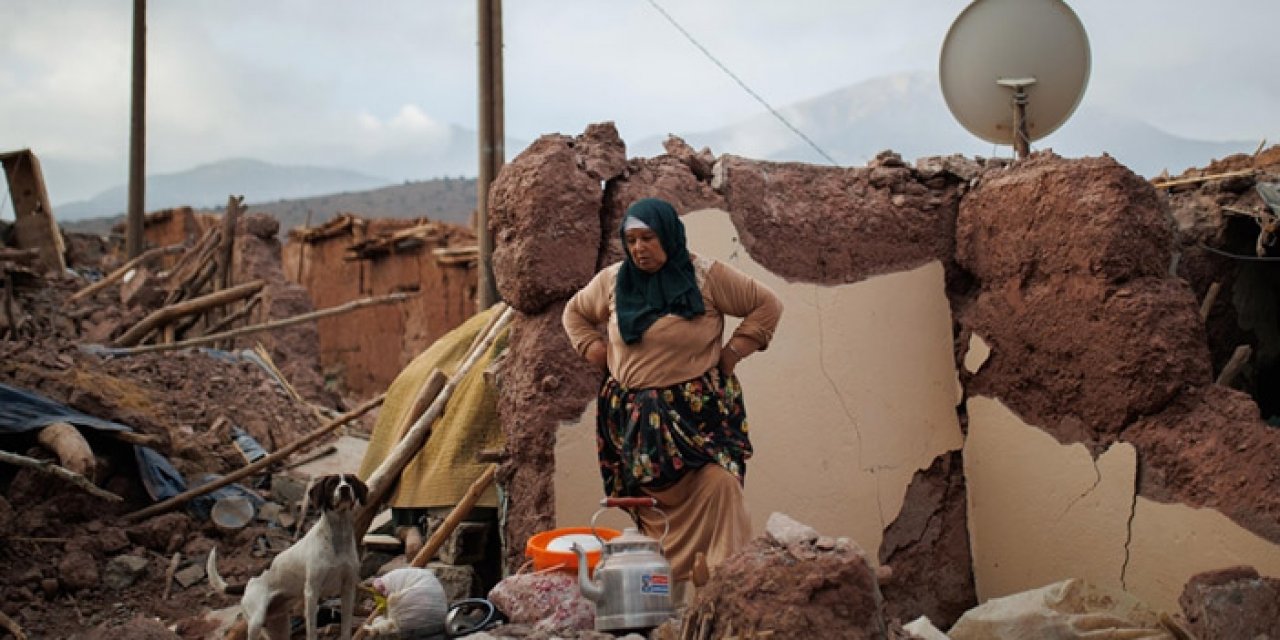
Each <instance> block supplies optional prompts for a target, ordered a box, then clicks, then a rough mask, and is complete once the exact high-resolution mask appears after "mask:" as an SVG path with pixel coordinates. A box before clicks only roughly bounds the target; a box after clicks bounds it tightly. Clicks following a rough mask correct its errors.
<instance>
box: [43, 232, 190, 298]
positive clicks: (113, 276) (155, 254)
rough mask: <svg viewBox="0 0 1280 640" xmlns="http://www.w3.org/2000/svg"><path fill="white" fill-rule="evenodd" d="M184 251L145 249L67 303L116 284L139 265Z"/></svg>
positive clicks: (180, 248) (179, 246) (183, 248)
mask: <svg viewBox="0 0 1280 640" xmlns="http://www.w3.org/2000/svg"><path fill="white" fill-rule="evenodd" d="M186 250H187V247H186V245H182V244H171V245H169V246H167V247H155V248H154V249H147V250H146V251H144V252H143V253H142V255H140V256H138V257H136V258H134V259H132V260H130V261H128V262H126V263H124V264H122V265H120V267H119V268H117V269H116V270H115V271H112V272H111V273H109V274H107V276H106V277H105V278H103V279H101V280H99V281H97V282H94V283H92V284H90V285H88V286H86V287H85V288H83V289H81V290H79V291H77V292H75V293H73V294H71V297H70V298H67V301H68V302H79V301H80V300H83V299H85V298H87V297H89V296H91V295H93V294H95V293H97V292H99V291H101V290H103V289H105V288H107V287H109V286H111V285H112V284H113V283H115V282H118V281H119V280H121V279H122V278H124V277H125V276H126V275H128V273H129V272H130V271H132V270H133V269H135V268H137V267H138V266H140V265H144V264H146V263H148V262H150V261H152V260H154V259H156V258H159V257H160V256H168V255H174V254H177V253H182V252H184V251H186Z"/></svg>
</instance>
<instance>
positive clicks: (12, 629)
mask: <svg viewBox="0 0 1280 640" xmlns="http://www.w3.org/2000/svg"><path fill="white" fill-rule="evenodd" d="M0 627H4V628H5V630H6V631H8V632H9V633H12V634H13V639H14V640H27V634H26V633H25V632H24V631H23V630H22V627H20V626H18V623H16V622H14V621H13V618H10V617H9V616H8V615H6V614H5V612H3V611H0Z"/></svg>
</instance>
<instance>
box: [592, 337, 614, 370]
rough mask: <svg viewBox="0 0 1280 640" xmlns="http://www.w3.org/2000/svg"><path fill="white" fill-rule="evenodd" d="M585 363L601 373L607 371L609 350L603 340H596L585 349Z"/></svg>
mask: <svg viewBox="0 0 1280 640" xmlns="http://www.w3.org/2000/svg"><path fill="white" fill-rule="evenodd" d="M587 362H590V363H591V364H592V365H594V366H595V367H596V368H597V369H599V370H601V371H608V370H609V350H608V348H606V347H605V346H604V341H603V340H597V341H595V342H592V343H591V346H589V347H587Z"/></svg>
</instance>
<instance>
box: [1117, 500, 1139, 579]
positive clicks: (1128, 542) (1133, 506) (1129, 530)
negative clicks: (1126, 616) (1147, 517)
mask: <svg viewBox="0 0 1280 640" xmlns="http://www.w3.org/2000/svg"><path fill="white" fill-rule="evenodd" d="M1130 495H1131V496H1133V499H1132V500H1130V501H1129V519H1128V521H1127V522H1125V527H1124V562H1123V563H1122V564H1121V565H1120V588H1121V589H1124V590H1125V591H1128V590H1129V585H1128V584H1126V583H1125V577H1126V575H1127V574H1128V572H1129V559H1130V555H1131V554H1132V553H1133V549H1132V545H1133V521H1134V518H1136V517H1137V515H1138V483H1137V477H1136V476H1135V477H1134V486H1133V491H1132V492H1131V493H1130Z"/></svg>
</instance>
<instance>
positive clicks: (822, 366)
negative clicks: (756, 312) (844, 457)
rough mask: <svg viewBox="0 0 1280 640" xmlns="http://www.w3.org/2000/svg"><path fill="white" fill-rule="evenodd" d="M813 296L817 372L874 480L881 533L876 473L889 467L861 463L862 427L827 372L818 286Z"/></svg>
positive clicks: (882, 520)
mask: <svg viewBox="0 0 1280 640" xmlns="http://www.w3.org/2000/svg"><path fill="white" fill-rule="evenodd" d="M813 294H814V295H813V308H814V310H815V311H816V314H815V315H816V317H817V324H818V331H817V334H818V370H819V371H821V372H822V377H823V378H824V379H825V380H826V381H827V385H828V386H829V387H831V392H832V393H834V394H835V396H836V400H837V401H838V402H839V403H840V411H841V412H842V413H844V415H845V418H847V419H848V421H849V425H850V426H852V427H853V435H854V441H855V443H856V446H857V448H858V469H860V470H862V471H865V472H868V473H870V474H871V475H872V476H873V477H874V479H875V483H876V491H875V494H876V514H877V515H878V516H879V518H880V529H881V530H882V531H883V530H884V528H885V526H886V524H885V517H884V504H883V502H882V501H881V499H880V476H879V475H878V474H877V471H878V470H879V469H880V468H891V467H884V466H882V467H876V466H871V467H868V466H867V465H866V463H865V462H863V459H862V453H863V446H862V427H861V426H860V425H859V424H858V421H857V419H856V418H854V415H853V410H852V409H850V407H849V403H848V401H847V399H846V398H845V397H844V394H843V393H842V392H841V390H840V385H837V384H836V381H835V378H833V377H832V376H831V372H830V371H828V370H827V348H826V328H825V326H824V323H823V321H822V299H821V294H820V292H819V291H818V285H813Z"/></svg>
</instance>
